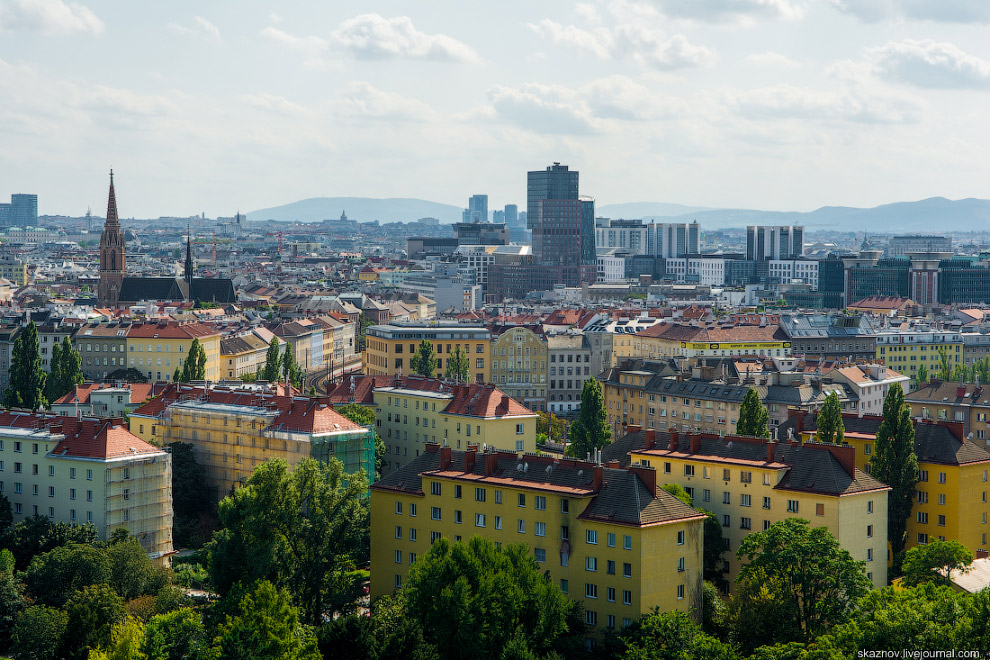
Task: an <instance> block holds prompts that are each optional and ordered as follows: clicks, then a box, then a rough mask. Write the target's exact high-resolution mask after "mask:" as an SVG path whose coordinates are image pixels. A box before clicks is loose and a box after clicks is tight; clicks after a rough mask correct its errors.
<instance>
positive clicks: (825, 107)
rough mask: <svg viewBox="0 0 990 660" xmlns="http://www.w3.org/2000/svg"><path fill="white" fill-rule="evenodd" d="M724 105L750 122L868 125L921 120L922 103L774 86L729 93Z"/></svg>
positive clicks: (857, 91) (861, 93) (852, 92)
mask: <svg viewBox="0 0 990 660" xmlns="http://www.w3.org/2000/svg"><path fill="white" fill-rule="evenodd" d="M722 98H723V102H724V103H725V105H726V106H727V107H728V108H729V109H730V110H732V111H733V112H735V113H737V114H739V115H741V116H743V117H746V118H748V119H757V120H766V119H800V120H818V121H822V120H824V121H846V122H861V123H868V124H909V123H915V122H917V121H919V119H920V116H921V114H922V110H923V104H922V103H921V102H920V101H919V100H917V99H915V98H913V97H906V96H894V95H887V96H886V97H883V96H879V95H875V94H873V95H871V93H870V92H869V91H866V90H861V89H849V90H843V91H838V92H833V91H823V90H816V89H810V88H807V87H794V86H792V85H775V86H773V87H764V88H760V89H750V90H741V91H728V92H724V93H723V95H722Z"/></svg>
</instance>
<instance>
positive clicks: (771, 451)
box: [767, 440, 777, 463]
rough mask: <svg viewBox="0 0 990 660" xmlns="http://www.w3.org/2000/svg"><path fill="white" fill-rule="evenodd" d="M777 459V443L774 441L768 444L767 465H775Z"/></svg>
mask: <svg viewBox="0 0 990 660" xmlns="http://www.w3.org/2000/svg"><path fill="white" fill-rule="evenodd" d="M776 458H777V443H776V442H775V441H773V440H771V441H770V442H768V443H767V463H773V462H774V460H776Z"/></svg>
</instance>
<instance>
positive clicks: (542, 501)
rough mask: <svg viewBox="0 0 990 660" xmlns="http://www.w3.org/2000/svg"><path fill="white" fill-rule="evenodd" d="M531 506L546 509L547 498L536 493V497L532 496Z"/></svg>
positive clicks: (538, 509) (540, 509)
mask: <svg viewBox="0 0 990 660" xmlns="http://www.w3.org/2000/svg"><path fill="white" fill-rule="evenodd" d="M533 508H535V509H536V510H537V511H546V510H547V498H545V497H543V496H542V495H537V496H536V497H534V498H533Z"/></svg>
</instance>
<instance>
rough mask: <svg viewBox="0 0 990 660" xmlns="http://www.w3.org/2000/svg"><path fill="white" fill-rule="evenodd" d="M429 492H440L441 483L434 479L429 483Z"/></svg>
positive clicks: (436, 493) (437, 493) (435, 493)
mask: <svg viewBox="0 0 990 660" xmlns="http://www.w3.org/2000/svg"><path fill="white" fill-rule="evenodd" d="M430 494H432V495H440V494H442V491H441V483H440V482H439V481H434V482H432V483H431V484H430Z"/></svg>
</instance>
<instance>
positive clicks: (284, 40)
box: [261, 27, 329, 55]
mask: <svg viewBox="0 0 990 660" xmlns="http://www.w3.org/2000/svg"><path fill="white" fill-rule="evenodd" d="M261 36H263V37H264V38H266V39H268V40H269V41H273V42H275V43H277V44H279V45H280V46H285V47H286V48H289V49H291V50H296V51H299V52H301V53H306V54H307V55H313V54H315V53H319V52H322V51H324V50H326V49H327V46H329V44H328V43H327V41H326V39H320V38H319V37H316V36H309V37H297V36H295V35H293V34H289V33H288V32H284V31H282V30H279V29H278V28H273V27H266V28H265V29H263V30H262V31H261Z"/></svg>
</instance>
